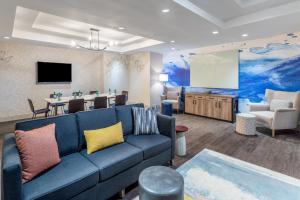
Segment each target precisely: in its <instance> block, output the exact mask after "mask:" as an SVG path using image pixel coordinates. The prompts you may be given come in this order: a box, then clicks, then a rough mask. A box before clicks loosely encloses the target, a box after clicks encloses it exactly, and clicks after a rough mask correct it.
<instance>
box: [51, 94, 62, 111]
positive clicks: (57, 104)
mask: <svg viewBox="0 0 300 200" xmlns="http://www.w3.org/2000/svg"><path fill="white" fill-rule="evenodd" d="M50 98H51V99H53V98H54V94H50ZM65 105H66V104H65V103H50V104H49V107H50V108H51V109H50V110H51V112H50V113H51V115H54V110H55V106H57V108H60V109H61V113H62V114H63V113H64V107H65ZM57 108H56V109H57Z"/></svg>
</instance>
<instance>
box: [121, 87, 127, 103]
mask: <svg viewBox="0 0 300 200" xmlns="http://www.w3.org/2000/svg"><path fill="white" fill-rule="evenodd" d="M121 94H122V95H125V96H126V102H127V101H128V91H125V90H123V91H122V93H121Z"/></svg>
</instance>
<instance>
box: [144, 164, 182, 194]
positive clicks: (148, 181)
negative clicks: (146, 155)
mask: <svg viewBox="0 0 300 200" xmlns="http://www.w3.org/2000/svg"><path fill="white" fill-rule="evenodd" d="M183 186H184V182H183V177H182V176H181V175H180V174H179V173H178V172H177V171H175V170H173V169H171V168H168V167H163V166H155V167H149V168H147V169H145V170H144V171H142V173H141V174H140V177H139V195H140V196H139V199H140V200H183V196H184V189H183Z"/></svg>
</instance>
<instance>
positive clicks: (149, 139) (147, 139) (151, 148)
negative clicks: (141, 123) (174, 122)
mask: <svg viewBox="0 0 300 200" xmlns="http://www.w3.org/2000/svg"><path fill="white" fill-rule="evenodd" d="M126 142H127V143H129V144H131V145H133V146H135V147H138V148H140V149H142V150H143V155H144V160H145V159H148V158H151V157H153V156H156V155H158V154H160V153H161V152H163V151H165V150H167V149H169V148H171V139H170V138H168V137H166V136H164V135H128V136H127V137H126Z"/></svg>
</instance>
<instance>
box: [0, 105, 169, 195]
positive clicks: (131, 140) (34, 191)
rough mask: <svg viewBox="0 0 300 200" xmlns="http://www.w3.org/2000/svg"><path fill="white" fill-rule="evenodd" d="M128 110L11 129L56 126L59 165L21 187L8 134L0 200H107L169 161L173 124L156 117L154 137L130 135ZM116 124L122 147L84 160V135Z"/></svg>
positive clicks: (16, 158)
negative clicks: (120, 130)
mask: <svg viewBox="0 0 300 200" xmlns="http://www.w3.org/2000/svg"><path fill="white" fill-rule="evenodd" d="M132 106H140V107H141V106H143V104H135V105H126V106H119V107H115V108H108V109H99V110H93V111H88V112H80V113H77V114H71V115H64V116H58V117H53V118H47V119H39V120H32V121H26V122H20V123H17V124H16V129H18V130H30V129H34V128H38V127H42V126H45V125H47V124H50V123H55V124H56V133H55V134H56V140H57V144H58V148H59V153H60V156H61V162H60V163H59V164H58V165H56V166H54V167H53V168H51V169H50V170H48V171H46V172H45V173H43V174H41V175H39V176H38V177H36V178H34V179H33V180H32V181H30V182H28V183H25V184H22V182H21V161H20V157H19V154H18V150H17V148H16V143H15V138H14V134H8V135H6V136H5V138H4V142H3V157H2V170H1V171H2V186H3V187H2V188H3V190H2V199H3V200H32V199H39V200H65V199H72V200H96V199H97V200H100V199H107V198H109V197H111V196H113V195H114V194H116V193H118V192H119V191H121V190H122V189H124V188H125V187H127V186H129V185H131V184H133V183H135V182H136V181H137V180H138V176H139V174H140V172H141V171H142V170H143V169H145V168H147V167H149V166H153V165H163V164H166V163H168V162H170V161H172V159H173V158H174V145H175V119H174V118H171V117H168V116H164V115H160V114H158V116H157V121H158V128H159V131H160V135H140V136H135V135H133V115H132V110H131V108H132ZM118 121H121V122H122V125H123V132H124V137H125V142H124V143H121V144H117V145H114V146H111V147H108V148H106V149H103V150H101V151H98V152H95V153H93V154H90V155H87V153H86V142H85V139H84V136H83V131H84V130H92V129H98V128H103V127H107V126H110V125H113V124H115V123H117V122H118Z"/></svg>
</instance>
